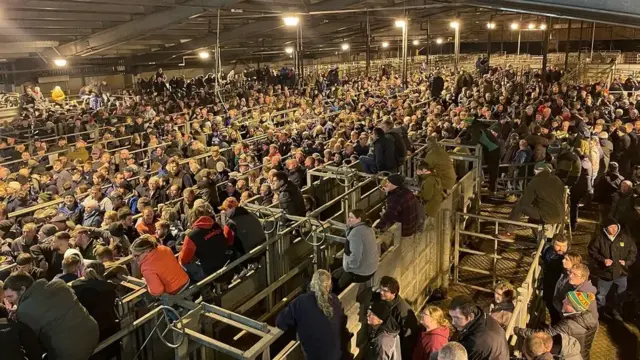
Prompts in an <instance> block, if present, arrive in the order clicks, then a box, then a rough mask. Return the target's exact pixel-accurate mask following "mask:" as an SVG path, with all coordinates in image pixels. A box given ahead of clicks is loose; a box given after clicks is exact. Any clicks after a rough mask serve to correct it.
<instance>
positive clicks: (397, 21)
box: [396, 20, 407, 28]
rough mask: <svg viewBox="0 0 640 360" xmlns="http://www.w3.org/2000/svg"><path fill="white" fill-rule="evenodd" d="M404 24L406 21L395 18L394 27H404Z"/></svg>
mask: <svg viewBox="0 0 640 360" xmlns="http://www.w3.org/2000/svg"><path fill="white" fill-rule="evenodd" d="M405 26H407V22H406V21H404V20H396V27H399V28H404V27H405Z"/></svg>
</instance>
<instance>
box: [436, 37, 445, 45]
mask: <svg viewBox="0 0 640 360" xmlns="http://www.w3.org/2000/svg"><path fill="white" fill-rule="evenodd" d="M443 42H444V40H442V38H437V39H436V44H438V45H440V44H442V43H443Z"/></svg>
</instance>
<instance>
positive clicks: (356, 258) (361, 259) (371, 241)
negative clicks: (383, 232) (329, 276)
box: [342, 222, 380, 276]
mask: <svg viewBox="0 0 640 360" xmlns="http://www.w3.org/2000/svg"><path fill="white" fill-rule="evenodd" d="M379 258H380V247H379V246H378V244H377V243H376V234H375V232H374V231H373V229H372V228H371V227H370V226H368V225H367V224H365V223H363V222H360V223H357V224H355V225H354V226H352V227H348V228H347V242H346V243H345V247H344V256H343V257H342V267H343V268H344V271H347V272H350V273H354V274H357V275H362V276H368V275H371V274H373V273H374V272H376V270H377V269H378V261H379Z"/></svg>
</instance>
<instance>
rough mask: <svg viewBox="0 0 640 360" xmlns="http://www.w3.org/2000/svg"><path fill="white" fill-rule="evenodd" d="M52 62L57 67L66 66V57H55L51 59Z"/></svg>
mask: <svg viewBox="0 0 640 360" xmlns="http://www.w3.org/2000/svg"><path fill="white" fill-rule="evenodd" d="M53 63H54V64H56V66H58V67H63V66H67V59H55V60H53Z"/></svg>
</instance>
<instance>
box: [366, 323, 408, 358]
mask: <svg viewBox="0 0 640 360" xmlns="http://www.w3.org/2000/svg"><path fill="white" fill-rule="evenodd" d="M366 359H367V360H402V354H401V350H400V337H399V336H398V333H396V332H391V331H389V330H383V329H381V328H380V329H377V330H373V334H372V337H370V338H369V351H367V357H366Z"/></svg>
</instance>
